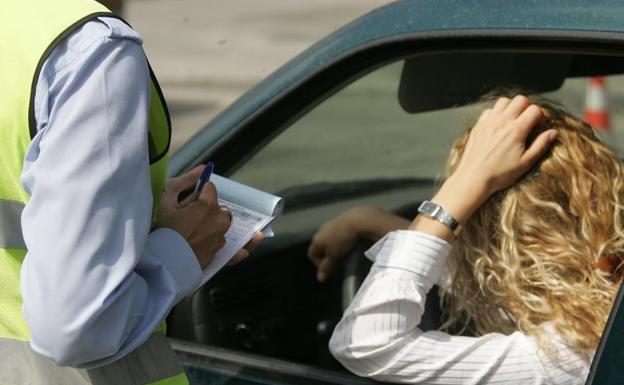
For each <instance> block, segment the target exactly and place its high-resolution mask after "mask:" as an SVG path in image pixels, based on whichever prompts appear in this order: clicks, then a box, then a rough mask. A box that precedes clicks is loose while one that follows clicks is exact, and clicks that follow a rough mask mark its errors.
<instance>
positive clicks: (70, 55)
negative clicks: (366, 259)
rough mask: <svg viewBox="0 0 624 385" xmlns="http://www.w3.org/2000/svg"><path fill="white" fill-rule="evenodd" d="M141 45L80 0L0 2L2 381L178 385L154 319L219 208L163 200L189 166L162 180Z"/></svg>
mask: <svg viewBox="0 0 624 385" xmlns="http://www.w3.org/2000/svg"><path fill="white" fill-rule="evenodd" d="M109 3H114V2H109ZM110 5H111V6H115V4H110ZM141 43H142V40H141V38H140V36H139V35H138V34H137V33H136V32H135V31H133V30H132V29H131V28H130V27H129V26H128V25H127V24H125V23H124V22H123V21H122V20H120V19H118V18H116V17H115V16H114V15H113V14H112V13H111V12H110V11H109V10H108V9H107V8H106V7H104V6H103V5H102V4H100V3H98V2H96V1H94V0H21V1H13V0H0V357H1V358H0V383H2V384H15V385H22V384H23V385H36V384H46V385H55V384H63V385H73V384H103V385H108V384H111V385H112V384H115V385H119V384H125V385H133V384H136V385H139V384H141V385H143V384H158V385H174V384H175V385H179V384H188V381H187V379H186V377H185V376H184V374H183V372H182V370H181V368H180V366H179V364H178V363H177V361H176V359H175V355H174V354H173V352H172V350H171V348H170V347H169V345H168V343H167V340H166V339H165V337H164V325H163V323H162V322H163V320H164V318H165V317H166V315H167V313H168V312H169V311H170V310H171V308H172V307H173V306H174V305H175V304H176V303H177V302H178V301H179V300H180V299H181V298H183V297H184V296H186V295H187V294H190V293H191V292H193V291H194V290H195V289H196V288H197V286H198V285H199V282H200V280H201V275H202V268H203V267H205V266H206V265H207V264H208V263H209V262H210V261H211V259H212V257H213V256H214V254H215V252H216V251H217V250H218V249H219V248H220V247H221V246H223V244H224V242H225V241H224V233H225V232H226V231H227V229H228V227H229V224H230V217H229V215H228V214H226V213H224V212H223V211H221V210H220V209H219V206H218V204H217V200H216V191H215V189H214V186H213V185H211V184H209V185H207V186H206V188H205V189H204V190H203V192H202V194H201V196H200V199H199V200H198V201H197V202H193V203H188V204H185V205H179V204H178V195H179V193H180V192H181V191H184V190H186V189H188V188H190V187H192V186H193V185H194V183H195V181H196V180H197V178H198V177H199V175H200V173H201V171H202V169H201V168H196V169H194V170H192V171H191V172H189V173H187V174H185V175H183V176H181V177H179V178H175V179H172V180H168V181H166V180H165V172H166V167H167V159H168V157H167V151H168V149H169V143H170V140H171V127H170V120H169V116H168V112H167V107H166V104H165V100H164V99H163V96H162V93H161V91H160V89H159V87H158V83H157V81H156V78H155V77H154V75H153V74H152V73H151V71H150V68H149V65H148V63H147V60H146V58H145V55H144V53H143V50H142V48H141ZM258 242H259V238H256V239H255V240H254V241H253V242H252V244H250V245H248V249H251V248H253V247H254V246H255V245H256V244H257V243H258ZM247 254H248V250H241V251H240V252H239V254H238V255H237V256H236V257H235V259H237V260H238V259H241V258H244V257H245V256H246V255H247ZM20 287H21V290H20Z"/></svg>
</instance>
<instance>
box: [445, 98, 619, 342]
mask: <svg viewBox="0 0 624 385" xmlns="http://www.w3.org/2000/svg"><path fill="white" fill-rule="evenodd" d="M532 102H533V103H535V104H537V105H538V106H540V108H541V110H542V112H543V115H544V118H543V119H542V121H541V123H540V126H539V127H537V128H536V130H535V131H537V132H541V131H543V130H547V129H551V128H555V129H556V130H557V131H558V137H557V139H556V141H555V143H554V144H553V146H552V148H551V149H550V150H549V152H548V153H547V154H546V155H545V156H544V157H543V159H542V160H541V161H540V162H538V164H536V165H534V167H533V168H532V169H531V171H530V172H529V173H527V174H526V175H525V176H523V177H522V178H521V179H520V180H518V181H517V182H516V183H515V184H514V185H512V186H511V187H509V188H508V189H506V190H504V191H499V192H498V193H496V194H495V195H493V196H492V197H490V199H489V200H488V201H487V202H486V203H485V204H484V205H483V206H482V207H480V208H479V209H478V211H477V212H476V213H475V214H474V215H473V216H472V217H471V218H470V219H469V221H468V222H467V223H466V224H465V226H464V229H463V231H462V232H461V234H460V235H459V238H458V240H457V241H456V242H455V243H454V245H453V249H452V252H451V258H450V274H451V282H452V283H451V287H450V288H448V290H447V291H446V294H444V293H443V301H444V302H445V304H446V308H447V309H448V310H447V311H448V314H447V320H446V322H445V324H444V325H443V328H444V329H447V330H448V329H449V328H451V329H452V330H455V331H457V329H461V331H462V332H467V333H471V334H474V335H482V334H485V333H489V332H499V333H505V334H509V333H511V332H514V331H518V330H519V331H521V332H524V333H526V334H528V335H530V336H533V337H535V340H536V341H537V344H538V346H539V347H540V348H541V349H542V350H545V351H548V341H549V336H548V335H546V334H545V330H544V328H543V327H542V326H544V325H543V324H544V323H550V324H551V325H552V327H554V329H555V330H556V331H557V332H558V333H559V334H560V335H561V337H562V338H563V339H564V341H565V342H566V344H568V345H569V346H571V347H572V348H573V349H575V350H576V351H578V352H579V353H582V354H589V353H591V351H593V350H594V349H595V348H596V346H597V344H598V341H599V339H600V336H601V334H602V330H603V327H604V325H605V322H606V320H607V317H608V315H609V311H610V309H611V305H612V303H613V300H614V298H615V295H616V292H617V285H616V284H615V283H614V280H613V276H612V275H610V274H609V273H606V272H604V271H602V270H600V269H598V268H597V267H596V266H597V262H599V261H601V260H603V259H605V258H610V259H613V257H614V256H617V257H618V258H617V263H618V264H620V265H621V260H622V259H621V258H620V257H619V256H620V253H621V252H622V251H623V250H624V222H623V214H624V211H623V210H624V207H623V197H624V179H623V173H622V162H621V161H620V159H619V157H618V156H617V155H616V154H615V153H614V152H613V151H611V150H610V149H608V148H607V147H606V146H605V145H604V144H602V143H601V142H600V140H599V139H597V138H596V136H595V135H594V133H593V130H592V129H591V128H590V127H589V126H588V125H587V124H585V123H584V122H582V121H581V120H579V119H577V118H575V117H573V116H572V115H570V114H569V113H567V112H565V111H563V110H562V109H560V108H557V107H554V106H553V105H551V104H548V103H546V102H543V101H536V100H532ZM537 132H536V133H537ZM468 135H469V131H468V132H467V133H466V134H465V135H463V137H461V138H460V139H458V140H457V142H456V143H455V145H454V147H453V150H452V151H451V155H450V157H449V161H448V166H447V173H449V174H450V173H452V172H453V170H455V168H456V167H457V165H458V163H459V160H460V158H461V156H462V153H463V151H464V148H465V146H466V142H467V140H468ZM534 135H535V134H534ZM529 140H531V138H529ZM547 353H548V352H547Z"/></svg>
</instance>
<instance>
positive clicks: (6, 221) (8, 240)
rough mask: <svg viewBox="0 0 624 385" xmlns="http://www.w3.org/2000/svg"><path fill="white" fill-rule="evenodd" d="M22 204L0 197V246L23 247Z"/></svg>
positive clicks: (24, 246)
mask: <svg viewBox="0 0 624 385" xmlns="http://www.w3.org/2000/svg"><path fill="white" fill-rule="evenodd" d="M22 210H24V204H23V203H22V202H18V201H9V200H1V199H0V248H3V249H25V248H26V244H25V243H24V237H23V236H22V225H21V222H20V220H21V217H22Z"/></svg>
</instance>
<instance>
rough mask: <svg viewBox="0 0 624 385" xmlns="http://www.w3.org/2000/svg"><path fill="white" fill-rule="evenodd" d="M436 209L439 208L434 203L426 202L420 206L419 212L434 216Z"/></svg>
mask: <svg viewBox="0 0 624 385" xmlns="http://www.w3.org/2000/svg"><path fill="white" fill-rule="evenodd" d="M436 207H437V206H436V205H435V204H434V203H433V202H430V201H424V202H423V203H421V204H420V207H419V208H418V212H421V213H423V214H428V215H433V213H434V212H435V209H436Z"/></svg>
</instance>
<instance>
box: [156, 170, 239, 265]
mask: <svg viewBox="0 0 624 385" xmlns="http://www.w3.org/2000/svg"><path fill="white" fill-rule="evenodd" d="M203 169H204V166H198V167H196V168H194V169H193V170H191V171H189V172H188V173H186V174H183V175H181V176H179V177H177V178H172V179H168V180H167V182H166V187H165V193H164V196H163V200H162V202H161V203H160V207H159V209H158V214H157V216H156V222H155V227H157V228H160V227H167V228H170V229H172V230H175V231H177V232H178V233H179V234H180V235H182V237H184V239H186V241H187V242H188V243H189V244H190V245H191V248H192V249H193V251H194V252H195V255H196V256H197V260H198V261H199V264H200V265H201V267H202V268H204V267H206V266H207V265H208V264H209V263H210V262H211V261H212V259H213V258H214V255H215V253H216V252H217V251H218V250H219V249H220V248H222V247H223V246H224V245H225V237H224V235H225V233H226V232H227V230H228V229H229V227H230V215H229V214H228V213H226V212H224V211H222V210H221V209H220V208H219V202H218V201H217V190H216V189H215V186H214V184H212V183H210V182H208V183H206V185H205V186H204V189H203V190H202V192H201V194H200V196H199V199H198V200H197V201H195V202H191V201H188V200H187V201H185V202H184V204H183V205H181V204H179V203H178V197H179V195H180V193H181V192H183V191H186V190H189V189H192V188H193V187H194V186H195V183H196V182H197V179H199V177H200V175H201V173H202V171H203Z"/></svg>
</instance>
